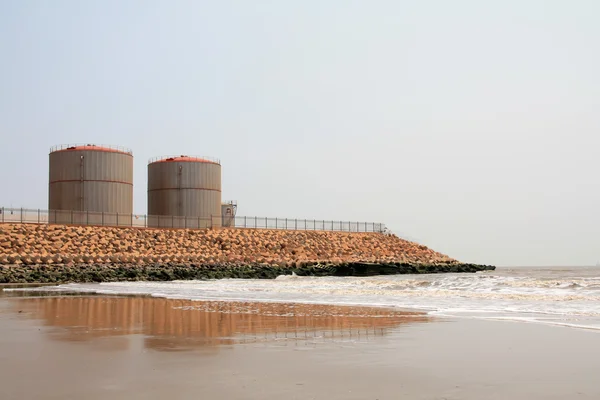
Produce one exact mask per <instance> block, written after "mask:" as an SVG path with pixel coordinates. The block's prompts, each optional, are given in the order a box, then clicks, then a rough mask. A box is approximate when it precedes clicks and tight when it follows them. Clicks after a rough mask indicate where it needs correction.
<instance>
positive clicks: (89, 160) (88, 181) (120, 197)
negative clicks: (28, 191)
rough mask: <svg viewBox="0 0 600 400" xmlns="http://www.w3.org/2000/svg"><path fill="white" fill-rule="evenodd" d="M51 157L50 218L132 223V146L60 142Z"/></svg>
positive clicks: (108, 223) (82, 221)
mask: <svg viewBox="0 0 600 400" xmlns="http://www.w3.org/2000/svg"><path fill="white" fill-rule="evenodd" d="M49 158H50V168H49V171H50V179H49V191H48V209H49V215H48V220H49V222H51V223H66V224H69V223H72V224H90V225H92V224H93V225H131V215H132V214H133V154H132V152H131V150H129V149H126V148H123V147H117V146H107V145H93V144H85V145H60V146H55V147H53V148H51V149H50V156H49Z"/></svg>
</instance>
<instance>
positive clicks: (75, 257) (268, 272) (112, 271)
mask: <svg viewBox="0 0 600 400" xmlns="http://www.w3.org/2000/svg"><path fill="white" fill-rule="evenodd" d="M0 266H2V268H1V269H0V282H59V281H107V280H142V279H149V280H171V279H207V278H224V277H248V278H251V277H252V278H253V277H258V278H272V277H275V276H277V275H281V274H282V273H291V272H295V273H296V274H298V275H369V274H391V273H419V272H420V273H432V272H474V271H478V270H483V269H493V267H486V266H475V265H471V264H461V263H459V262H458V261H457V260H454V259H452V258H450V257H448V256H446V255H443V254H440V253H437V252H435V251H433V250H431V249H429V248H428V247H426V246H422V245H419V244H416V243H413V242H409V241H406V240H403V239H400V238H398V237H396V236H393V235H383V234H380V233H349V232H323V231H278V230H251V229H219V230H184V229H178V230H159V229H137V228H111V227H92V226H65V225H28V224H2V225H0Z"/></svg>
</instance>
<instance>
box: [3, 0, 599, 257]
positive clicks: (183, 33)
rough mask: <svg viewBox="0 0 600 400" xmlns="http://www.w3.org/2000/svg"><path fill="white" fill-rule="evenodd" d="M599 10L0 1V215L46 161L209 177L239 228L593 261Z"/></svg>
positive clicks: (35, 180) (573, 5)
mask: <svg viewBox="0 0 600 400" xmlns="http://www.w3.org/2000/svg"><path fill="white" fill-rule="evenodd" d="M599 16H600V2H598V1H592V0H589V1H585V0H574V1H531V0H504V1H481V0H479V1H475V0H473V1H464V0H455V1H442V0H439V1H410V2H409V1H400V0H387V1H385V0H369V1H367V0H364V1H350V0H321V1H316V0H315V1H309V0H304V1H283V0H279V1H275V0H273V1H249V0H247V1H241V0H240V1H225V0H219V1H212V2H209V1H199V0H198V1H182V0H175V1H149V0H139V1H133V0H103V1H94V2H92V1H81V0H72V1H64V0H53V1H41V0H40V1H33V0H0V61H1V62H0V134H1V144H0V169H1V173H0V174H1V175H0V176H1V180H2V187H1V189H0V206H2V205H4V206H10V205H11V204H12V205H13V206H15V207H21V206H23V207H32V208H46V206H47V191H48V183H47V180H48V149H49V147H50V146H52V145H54V144H59V143H71V142H75V143H80V142H86V143H107V144H115V145H123V146H127V147H130V148H132V149H133V151H134V156H135V210H136V212H138V213H145V211H146V164H147V159H148V158H150V157H152V156H157V155H163V154H198V155H209V156H214V157H218V158H220V159H221V161H222V164H223V198H224V199H236V200H238V202H239V214H240V215H259V216H273V217H290V218H293V217H300V218H305V217H307V218H318V219H336V220H340V219H341V220H348V219H351V220H360V221H378V222H384V223H386V224H387V225H388V227H390V228H391V229H392V230H393V231H395V232H396V233H398V234H400V235H402V236H405V237H409V238H413V239H416V240H418V241H420V242H422V243H424V244H427V245H429V246H431V247H433V248H434V249H436V250H439V251H442V252H444V253H447V254H449V255H451V256H453V257H456V258H459V259H461V260H464V261H472V262H480V263H494V264H497V265H573V264H575V265H581V264H593V263H595V262H596V261H597V260H599V259H600V212H599V205H600V182H599V179H598V171H599V169H600V154H599V153H600V134H599V132H600V130H599V128H600V117H599V115H598V112H599V110H600V107H599V106H600V101H599V100H600V78H599V77H598V71H600V62H599V61H600V48H599V47H600V24H599V23H598V18H599Z"/></svg>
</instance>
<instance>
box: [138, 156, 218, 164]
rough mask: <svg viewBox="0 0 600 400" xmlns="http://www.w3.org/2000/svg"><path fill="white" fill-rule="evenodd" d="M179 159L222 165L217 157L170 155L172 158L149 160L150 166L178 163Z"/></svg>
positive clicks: (160, 157) (153, 158)
mask: <svg viewBox="0 0 600 400" xmlns="http://www.w3.org/2000/svg"><path fill="white" fill-rule="evenodd" d="M179 159H188V161H200V162H210V163H213V164H219V165H221V160H219V159H218V158H215V157H208V156H197V155H183V154H182V155H170V156H157V157H152V158H150V159H149V160H148V164H152V163H155V162H159V161H171V160H174V161H177V160H179Z"/></svg>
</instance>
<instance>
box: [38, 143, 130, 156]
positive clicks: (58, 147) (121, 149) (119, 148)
mask: <svg viewBox="0 0 600 400" xmlns="http://www.w3.org/2000/svg"><path fill="white" fill-rule="evenodd" d="M78 147H82V148H84V149H86V150H93V149H94V147H96V148H98V149H110V150H115V151H119V152H121V153H126V154H129V155H133V151H132V150H131V149H129V148H127V147H123V146H115V145H112V144H91V143H73V144H57V145H55V146H52V147H50V153H54V152H55V151H60V150H68V149H76V148H78Z"/></svg>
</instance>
